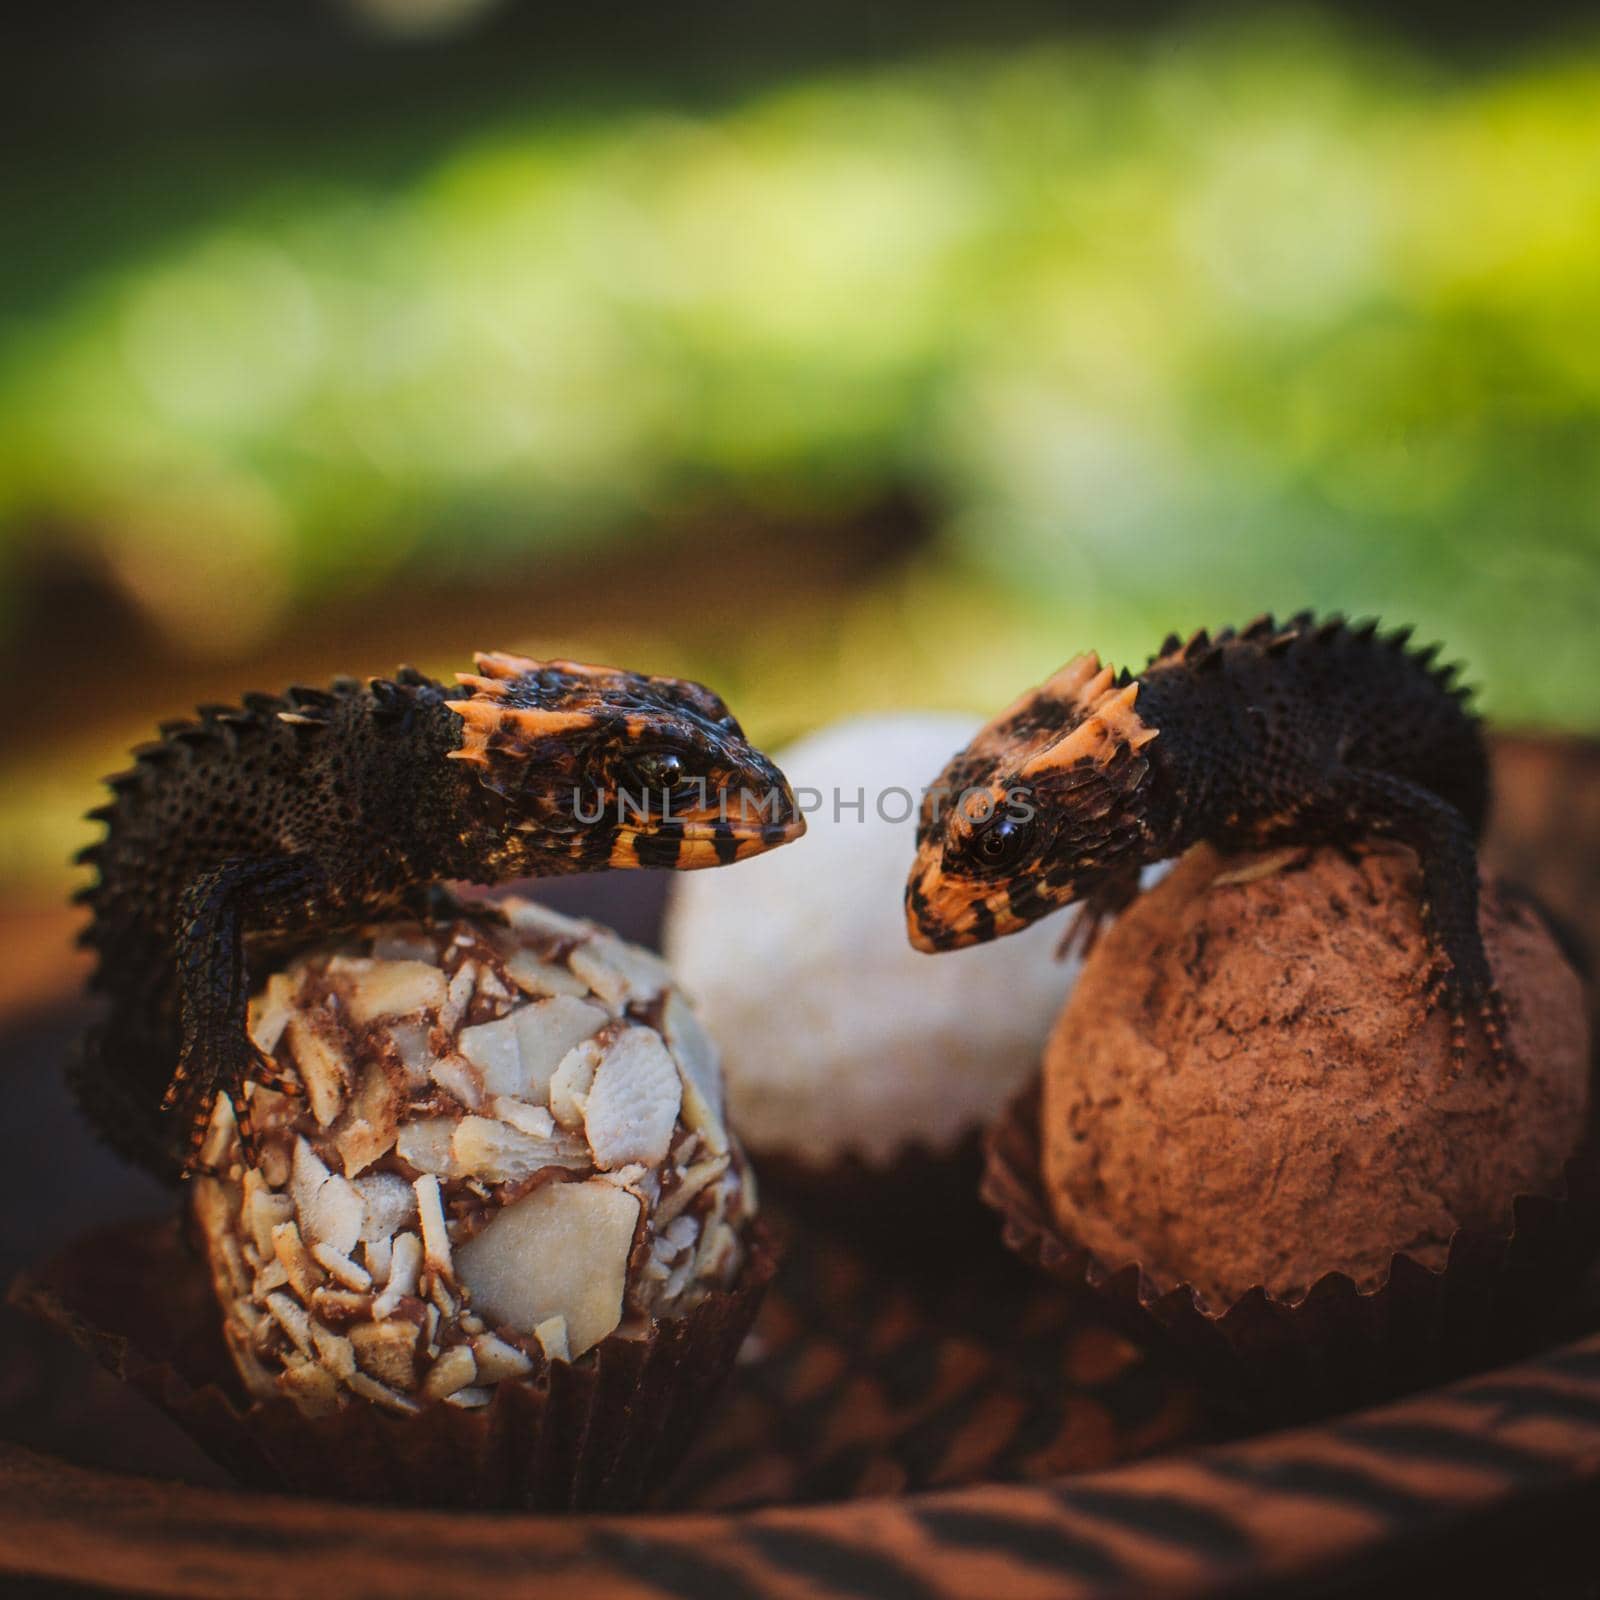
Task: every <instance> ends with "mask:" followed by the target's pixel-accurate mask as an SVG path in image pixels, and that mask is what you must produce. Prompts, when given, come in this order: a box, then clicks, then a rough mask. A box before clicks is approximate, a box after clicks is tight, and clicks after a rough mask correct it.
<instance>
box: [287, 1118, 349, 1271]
mask: <svg viewBox="0 0 1600 1600" xmlns="http://www.w3.org/2000/svg"><path fill="white" fill-rule="evenodd" d="M289 1190H290V1193H291V1195H292V1196H293V1198H294V1209H295V1216H296V1217H297V1218H298V1219H299V1222H300V1231H301V1233H303V1234H304V1235H305V1237H306V1239H307V1241H316V1242H318V1243H321V1244H326V1245H331V1246H332V1247H333V1248H334V1249H335V1250H337V1251H338V1252H339V1254H340V1255H342V1256H347V1255H349V1254H350V1252H351V1251H352V1250H354V1249H355V1247H356V1240H357V1239H359V1238H360V1237H361V1224H362V1222H363V1220H364V1219H365V1217H366V1214H367V1208H366V1204H365V1202H364V1201H363V1200H362V1198H361V1191H360V1190H359V1189H358V1188H356V1186H355V1185H354V1184H353V1183H351V1182H350V1180H349V1179H348V1178H341V1177H337V1176H335V1175H334V1174H333V1173H331V1172H329V1171H328V1169H327V1168H326V1167H325V1166H324V1165H323V1164H322V1162H321V1160H320V1159H319V1158H318V1156H317V1153H316V1152H315V1151H314V1150H313V1149H312V1148H311V1146H310V1145H309V1144H307V1143H306V1141H305V1140H304V1139H298V1140H296V1141H295V1147H294V1166H293V1169H292V1171H291V1175H290V1180H289Z"/></svg>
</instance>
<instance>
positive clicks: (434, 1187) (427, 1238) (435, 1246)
mask: <svg viewBox="0 0 1600 1600" xmlns="http://www.w3.org/2000/svg"><path fill="white" fill-rule="evenodd" d="M412 1187H413V1188H414V1189H415V1190H416V1191H417V1214H418V1216H419V1217H420V1218H421V1219H422V1252H423V1255H424V1256H425V1257H426V1258H427V1262H428V1265H429V1266H430V1267H432V1268H433V1269H434V1270H435V1271H437V1272H442V1273H444V1274H445V1275H446V1276H451V1275H453V1274H452V1270H451V1261H450V1234H449V1230H448V1229H446V1227H445V1223H444V1205H443V1203H442V1202H441V1200H440V1198H439V1180H438V1179H437V1178H436V1177H434V1175H433V1174H432V1173H424V1174H423V1175H422V1177H420V1178H418V1179H417V1181H416V1183H415V1184H413V1185H412Z"/></svg>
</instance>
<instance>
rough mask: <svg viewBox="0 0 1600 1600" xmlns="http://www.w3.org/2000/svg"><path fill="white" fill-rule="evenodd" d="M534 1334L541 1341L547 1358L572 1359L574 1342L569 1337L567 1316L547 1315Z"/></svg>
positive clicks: (556, 1359) (549, 1359) (557, 1359)
mask: <svg viewBox="0 0 1600 1600" xmlns="http://www.w3.org/2000/svg"><path fill="white" fill-rule="evenodd" d="M533 1336H534V1338H535V1339H537V1340H538V1341H539V1346H540V1348H541V1349H542V1350H543V1351H544V1353H545V1359H546V1360H548V1361H570V1360H571V1359H572V1344H571V1341H570V1340H569V1339H568V1337H567V1319H566V1318H565V1317H546V1318H545V1320H544V1321H543V1322H541V1323H540V1324H539V1326H538V1327H536V1328H535V1329H534V1330H533Z"/></svg>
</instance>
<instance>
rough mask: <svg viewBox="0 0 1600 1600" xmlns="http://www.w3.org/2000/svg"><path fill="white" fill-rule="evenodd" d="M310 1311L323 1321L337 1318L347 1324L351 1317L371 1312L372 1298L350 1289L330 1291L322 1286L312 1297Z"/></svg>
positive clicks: (362, 1315)
mask: <svg viewBox="0 0 1600 1600" xmlns="http://www.w3.org/2000/svg"><path fill="white" fill-rule="evenodd" d="M311 1309H312V1310H313V1311H314V1312H316V1314H317V1315H318V1316H319V1317H322V1318H323V1319H324V1320H326V1319H327V1318H329V1317H338V1318H341V1319H342V1320H344V1321H345V1322H349V1321H350V1319H351V1318H352V1317H364V1316H366V1315H367V1314H368V1313H369V1312H370V1311H371V1310H372V1296H371V1295H369V1294H357V1293H356V1292H355V1291H354V1290H351V1289H330V1288H328V1286H327V1285H326V1284H324V1285H323V1287H322V1288H320V1289H318V1290H317V1292H316V1293H315V1294H314V1295H312V1297H311Z"/></svg>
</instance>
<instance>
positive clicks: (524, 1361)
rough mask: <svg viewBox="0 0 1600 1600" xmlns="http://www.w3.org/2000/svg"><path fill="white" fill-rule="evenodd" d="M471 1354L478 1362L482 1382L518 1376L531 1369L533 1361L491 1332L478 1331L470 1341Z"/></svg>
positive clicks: (497, 1381)
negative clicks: (475, 1336)
mask: <svg viewBox="0 0 1600 1600" xmlns="http://www.w3.org/2000/svg"><path fill="white" fill-rule="evenodd" d="M472 1354H473V1358H474V1359H475V1360H476V1361H477V1363H478V1377H479V1379H480V1380H481V1381H482V1382H484V1383H499V1382H500V1380H501V1379H502V1378H520V1377H521V1376H522V1375H523V1373H525V1372H531V1371H532V1370H533V1362H532V1361H530V1360H529V1359H528V1357H527V1356H526V1355H524V1354H523V1352H522V1351H520V1350H519V1349H517V1347H516V1346H515V1345H514V1344H507V1343H506V1341H505V1340H504V1339H499V1338H496V1337H495V1335H494V1334H492V1333H480V1334H479V1335H478V1337H477V1338H476V1339H474V1340H473V1341H472Z"/></svg>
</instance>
